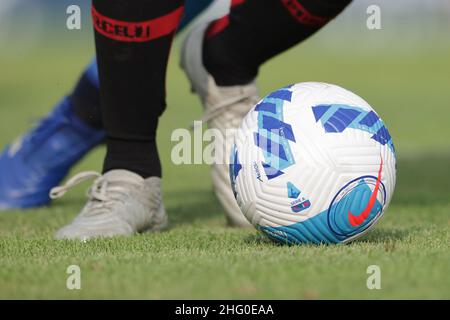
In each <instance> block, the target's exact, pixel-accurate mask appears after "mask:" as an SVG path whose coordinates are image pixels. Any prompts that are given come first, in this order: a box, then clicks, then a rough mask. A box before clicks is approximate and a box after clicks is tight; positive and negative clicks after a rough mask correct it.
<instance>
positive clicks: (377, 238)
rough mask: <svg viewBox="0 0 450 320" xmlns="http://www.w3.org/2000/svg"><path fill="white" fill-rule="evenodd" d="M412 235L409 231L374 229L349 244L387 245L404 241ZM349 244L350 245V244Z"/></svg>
mask: <svg viewBox="0 0 450 320" xmlns="http://www.w3.org/2000/svg"><path fill="white" fill-rule="evenodd" d="M411 233H412V231H411V230H404V229H403V230H399V229H383V228H375V229H373V230H371V231H369V232H368V233H367V234H366V235H365V236H363V237H361V238H359V239H357V240H355V241H353V242H351V243H355V244H356V243H361V242H365V243H372V244H380V243H389V242H396V241H401V240H404V239H405V238H407V237H409V235H410V234H411ZM351 243H350V244H351Z"/></svg>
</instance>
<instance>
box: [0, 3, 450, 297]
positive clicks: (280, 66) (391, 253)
mask: <svg viewBox="0 0 450 320" xmlns="http://www.w3.org/2000/svg"><path fill="white" fill-rule="evenodd" d="M72 3H78V4H79V5H80V7H81V9H82V12H83V20H82V30H80V31H69V30H67V29H66V28H65V20H66V18H67V15H66V13H65V11H66V8H67V6H68V5H69V4H72ZM373 3H375V4H376V3H378V4H379V6H380V8H381V9H382V11H381V12H382V16H381V17H382V29H381V30H372V31H370V30H368V29H367V27H366V19H367V14H366V9H367V6H368V5H369V4H373ZM88 17H89V6H88V1H70V2H69V1H58V2H57V3H56V2H53V1H52V2H50V1H33V2H30V1H17V0H14V2H12V1H10V0H2V2H1V4H0V49H1V50H0V145H5V144H6V143H8V142H10V141H11V140H12V139H14V138H15V137H17V135H19V134H21V133H23V132H24V131H25V130H27V129H28V128H30V126H31V125H32V124H33V122H34V121H35V120H36V119H38V118H39V117H41V116H42V115H44V114H45V113H47V112H48V111H49V110H50V109H51V107H52V105H53V104H54V103H55V102H57V101H58V100H59V99H60V98H61V96H62V95H63V94H66V93H68V92H70V90H71V89H72V86H73V85H74V83H75V80H76V79H77V77H78V76H79V74H80V71H81V70H82V69H83V68H84V66H85V65H86V64H87V63H88V62H89V61H90V59H91V57H92V56H93V52H94V48H93V41H92V32H91V28H90V20H89V18H88ZM449 17H450V10H449V6H448V2H447V1H435V2H427V3H422V2H419V1H407V0H402V1H398V2H397V1H396V2H395V3H393V4H387V3H385V2H382V1H379V2H378V1H356V2H355V3H354V4H353V5H352V6H351V7H350V8H349V9H348V10H347V11H346V12H345V13H344V14H343V15H342V16H340V17H339V18H338V19H337V20H336V21H333V22H331V23H330V24H329V25H328V26H327V27H325V29H324V30H322V31H321V32H319V33H318V34H317V35H315V36H314V37H313V38H312V39H310V40H308V41H307V42H305V43H303V44H301V45H299V46H297V47H296V48H294V49H292V50H289V51H288V52H286V53H284V54H282V55H280V56H278V57H276V58H275V59H273V60H272V61H270V62H269V63H267V64H266V65H265V66H264V67H263V68H262V70H261V73H260V77H259V84H260V88H261V92H262V93H263V94H265V93H268V92H270V91H271V90H274V89H277V88H279V87H282V86H284V85H287V84H290V83H295V82H302V81H324V82H330V83H335V84H338V85H340V86H343V87H345V88H348V89H350V90H352V91H354V92H355V93H357V94H359V95H361V96H362V97H364V98H365V99H366V100H367V101H368V102H369V103H370V104H371V105H372V106H373V107H374V108H375V109H376V110H377V112H378V113H379V114H380V115H381V116H382V118H383V120H384V121H385V123H386V124H387V125H388V127H389V130H390V132H391V135H392V136H393V138H394V143H395V145H396V150H397V152H398V184H397V189H396V192H395V195H394V200H393V202H392V204H391V206H390V208H389V210H388V211H387V213H386V216H385V218H384V219H383V221H382V222H381V223H380V225H379V226H377V227H376V228H375V230H374V231H373V232H371V233H370V234H369V235H367V236H366V237H364V238H363V239H361V240H360V241H357V242H355V243H352V244H350V245H346V246H319V247H315V246H301V247H282V246H276V245H273V244H272V243H270V242H268V241H266V240H264V239H263V238H261V237H260V236H258V235H257V234H256V231H253V230H235V229H230V228H227V227H226V225H225V219H224V217H223V214H222V211H221V208H220V206H219V204H218V202H217V201H216V199H215V198H214V195H213V193H212V191H211V189H210V186H211V183H210V180H209V170H208V167H207V166H203V165H200V166H199V165H195V166H194V165H191V166H175V165H173V164H172V163H171V162H170V150H171V147H172V146H173V143H171V142H170V134H171V132H172V130H173V129H175V128H180V127H186V128H187V127H188V126H189V125H190V123H191V121H192V120H194V119H198V118H199V116H201V107H200V105H199V102H198V99H197V98H196V97H195V96H194V95H192V94H190V93H189V86H188V83H187V81H186V78H185V76H184V75H183V74H182V72H181V70H180V69H179V67H178V60H179V55H178V51H179V39H178V40H177V41H176V43H175V48H174V50H172V53H173V54H172V57H171V64H170V67H169V71H168V81H167V88H168V89H167V92H168V110H167V112H166V113H165V114H164V116H163V117H162V120H161V124H160V128H159V132H158V143H159V149H160V152H161V156H162V161H163V163H164V166H163V170H164V193H165V201H166V206H167V209H168V212H169V215H170V217H171V228H170V230H169V231H168V232H165V233H162V234H154V235H148V234H147V235H140V236H137V237H134V238H131V239H122V238H119V239H113V240H95V241H92V242H89V243H86V244H83V243H70V242H57V241H54V240H52V238H51V237H52V234H53V232H54V231H55V230H56V229H57V228H58V227H60V226H62V225H64V224H65V223H67V222H68V221H70V219H72V218H73V217H74V216H75V215H76V214H77V212H78V210H79V209H80V208H81V205H82V204H83V201H84V195H83V194H84V188H85V187H86V186H82V187H79V188H77V189H76V190H75V191H73V192H72V193H70V194H69V195H68V196H67V197H66V198H64V199H63V200H61V201H58V202H57V203H55V204H54V205H53V206H51V207H50V208H42V209H37V210H31V211H27V212H18V211H15V212H4V213H1V214H0V298H287V299H303V298H306V299H309V298H376V299H380V298H447V299H448V298H450V289H449V288H450V275H449V274H448V269H449V266H450V254H449V243H450V231H449V230H450V228H449V227H450V219H449V217H450V216H449V213H450V139H449V138H450V125H449V120H450V109H449V108H450V79H449V75H450V58H449V57H450V38H449V37H448V30H449V20H450V19H449ZM23 21H27V22H28V23H23ZM103 153H104V150H103V149H102V148H99V149H97V150H95V151H94V152H93V153H91V154H90V155H89V156H88V157H87V158H86V159H85V160H83V161H82V162H81V163H80V164H79V165H78V166H77V167H76V168H74V170H73V172H79V171H81V170H92V169H95V170H100V169H101V162H102V161H101V160H102V157H103ZM0 174H1V173H0ZM70 264H77V265H80V267H81V269H82V290H79V291H70V290H67V289H66V287H65V281H66V277H67V274H66V273H65V270H66V268H67V266H69V265H70ZM372 264H376V265H380V267H381V270H382V276H383V278H382V289H381V290H368V289H367V287H366V278H367V274H366V268H367V267H368V266H369V265H372Z"/></svg>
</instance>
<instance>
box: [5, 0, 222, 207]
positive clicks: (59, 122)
mask: <svg viewBox="0 0 450 320" xmlns="http://www.w3.org/2000/svg"><path fill="white" fill-rule="evenodd" d="M220 1H222V0H220ZM211 2H213V0H186V9H185V14H184V16H183V20H182V22H181V24H180V27H179V29H178V30H182V28H184V27H185V26H186V25H188V24H189V23H190V22H191V21H192V20H193V19H194V18H196V17H197V16H198V14H199V13H201V12H202V11H203V10H204V9H205V8H206V7H208V6H209V5H210V4H211ZM215 2H217V0H216V1H215ZM214 5H217V4H214ZM104 138H105V133H104V131H103V125H102V118H101V110H100V95H99V80H98V70H97V61H96V60H95V59H93V61H92V62H91V63H90V64H89V66H88V67H87V68H86V70H85V71H84V72H83V74H82V75H81V77H80V78H79V81H78V82H77V84H76V86H75V88H74V90H73V91H72V92H71V93H70V94H69V95H67V96H66V97H64V98H63V99H62V100H61V101H60V102H59V103H58V104H57V105H56V106H55V107H54V108H53V111H52V112H51V113H50V114H49V115H47V116H46V117H45V118H44V119H43V120H42V121H41V122H40V123H39V124H38V125H37V126H36V127H35V128H33V129H32V130H30V131H29V132H27V133H26V134H24V135H23V136H21V137H20V138H19V139H17V140H16V141H15V142H14V143H12V144H11V145H9V146H7V147H6V148H5V150H4V151H3V153H2V154H1V155H0V210H2V209H13V208H28V207H36V206H42V205H46V204H48V203H49V202H50V198H49V196H48V194H49V191H50V189H51V188H52V187H54V186H56V185H57V184H59V183H60V182H61V180H62V179H63V178H64V177H65V176H66V174H67V172H68V171H69V170H70V168H71V167H72V166H73V165H74V164H75V163H76V162H77V161H78V160H79V159H80V158H82V157H83V156H84V155H85V154H86V153H87V152H89V151H90V150H92V148H94V147H95V146H97V145H98V144H100V143H101V142H103V141H104Z"/></svg>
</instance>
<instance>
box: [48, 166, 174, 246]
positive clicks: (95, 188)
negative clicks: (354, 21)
mask: <svg viewBox="0 0 450 320" xmlns="http://www.w3.org/2000/svg"><path fill="white" fill-rule="evenodd" d="M89 178H96V180H95V181H94V183H93V185H92V186H91V187H90V188H89V190H88V198H89V200H88V202H87V204H86V205H85V206H84V208H83V209H82V210H81V213H80V214H79V215H78V216H77V217H76V218H75V219H74V220H73V221H72V223H70V224H69V225H67V226H65V227H63V228H62V229H60V230H59V231H58V232H57V233H56V235H55V237H56V238H57V239H79V240H87V239H90V238H95V237H114V236H120V235H132V234H134V233H136V232H144V231H157V230H161V229H163V228H164V227H165V226H166V225H167V223H168V219H167V215H166V212H165V210H164V206H163V203H162V196H161V179H160V178H157V177H151V178H148V179H143V178H142V177H141V176H139V175H137V174H135V173H133V172H130V171H127V170H112V171H109V172H107V173H105V174H104V175H103V176H102V175H100V174H99V173H96V172H83V173H80V174H78V175H76V176H74V177H73V178H71V179H70V180H69V181H67V183H66V184H65V185H64V186H61V187H56V188H53V189H52V190H51V191H50V197H51V198H52V199H56V198H60V197H62V196H63V195H64V194H65V193H66V192H67V191H68V190H69V189H70V188H72V187H73V186H75V185H77V184H79V183H81V182H82V181H84V180H86V179H89Z"/></svg>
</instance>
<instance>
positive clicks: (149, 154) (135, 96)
mask: <svg viewBox="0 0 450 320" xmlns="http://www.w3.org/2000/svg"><path fill="white" fill-rule="evenodd" d="M183 2H184V1H183V0H133V1H131V0H94V1H93V10H92V14H93V18H94V26H95V39H96V49H97V62H98V69H99V76H100V100H101V112H102V119H103V125H104V128H105V130H106V133H107V154H106V158H105V162H104V168H103V170H104V172H107V171H110V170H113V169H125V170H130V171H133V172H135V173H138V174H140V175H141V176H142V177H144V178H147V177H150V176H161V164H160V161H159V157H158V153H157V148H156V128H157V125H158V118H159V116H160V115H161V114H162V113H163V111H164V109H165V106H166V102H165V81H166V79H165V78H166V69H167V60H168V57H169V52H170V47H171V44H172V39H173V35H174V33H175V31H176V28H177V26H178V24H179V22H180V19H181V17H182V14H183Z"/></svg>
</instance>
